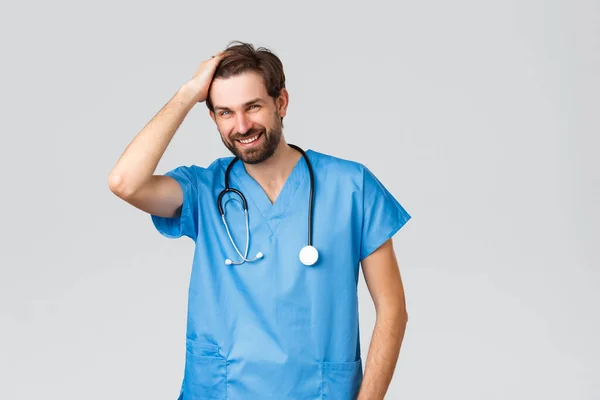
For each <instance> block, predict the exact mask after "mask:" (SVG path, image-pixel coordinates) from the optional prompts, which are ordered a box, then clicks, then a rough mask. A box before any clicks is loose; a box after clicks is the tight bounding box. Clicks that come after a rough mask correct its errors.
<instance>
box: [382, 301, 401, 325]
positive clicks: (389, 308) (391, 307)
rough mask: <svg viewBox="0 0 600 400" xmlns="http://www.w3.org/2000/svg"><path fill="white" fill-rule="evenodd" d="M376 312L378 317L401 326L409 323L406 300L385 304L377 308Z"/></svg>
mask: <svg viewBox="0 0 600 400" xmlns="http://www.w3.org/2000/svg"><path fill="white" fill-rule="evenodd" d="M376 312H377V315H378V316H381V317H383V318H385V319H386V320H391V321H394V322H397V323H399V324H406V323H407V322H408V311H407V310H406V303H405V302H404V299H402V300H400V301H389V302H384V303H382V304H381V305H379V307H377V310H376Z"/></svg>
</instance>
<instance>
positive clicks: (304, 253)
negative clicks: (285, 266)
mask: <svg viewBox="0 0 600 400" xmlns="http://www.w3.org/2000/svg"><path fill="white" fill-rule="evenodd" d="M318 259H319V252H318V251H317V249H316V248H315V247H313V246H304V247H303V248H302V250H300V261H301V262H302V264H304V265H309V266H310V265H313V264H314V263H316V262H317V260H318Z"/></svg>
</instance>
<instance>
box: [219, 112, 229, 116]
mask: <svg viewBox="0 0 600 400" xmlns="http://www.w3.org/2000/svg"><path fill="white" fill-rule="evenodd" d="M228 112H229V111H221V113H220V114H219V115H225V113H228Z"/></svg>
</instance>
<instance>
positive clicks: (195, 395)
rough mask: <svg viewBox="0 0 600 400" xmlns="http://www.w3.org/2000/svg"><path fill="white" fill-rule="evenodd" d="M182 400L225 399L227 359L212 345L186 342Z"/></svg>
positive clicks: (217, 347) (188, 340)
mask: <svg viewBox="0 0 600 400" xmlns="http://www.w3.org/2000/svg"><path fill="white" fill-rule="evenodd" d="M185 354H186V355H185V374H184V378H183V394H182V398H183V400H209V399H210V400H215V399H226V398H227V359H226V358H225V357H223V356H221V355H220V354H219V346H217V345H216V344H213V343H205V342H197V341H194V340H191V339H187V340H186V352H185Z"/></svg>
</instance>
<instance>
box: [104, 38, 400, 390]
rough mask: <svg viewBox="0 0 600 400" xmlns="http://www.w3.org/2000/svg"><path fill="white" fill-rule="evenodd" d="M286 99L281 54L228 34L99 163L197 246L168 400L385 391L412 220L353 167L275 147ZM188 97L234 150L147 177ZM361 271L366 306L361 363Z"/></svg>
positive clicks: (161, 226)
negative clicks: (173, 398)
mask: <svg viewBox="0 0 600 400" xmlns="http://www.w3.org/2000/svg"><path fill="white" fill-rule="evenodd" d="M288 101H289V94H288V92H287V89H286V87H285V75H284V72H283V66H282V63H281V61H280V60H279V58H278V57H277V56H276V55H275V54H273V53H272V52H271V51H269V50H268V49H265V48H258V49H255V48H254V46H252V45H251V44H247V43H239V42H233V43H231V44H230V45H229V46H228V47H227V48H226V49H225V50H224V51H223V52H221V53H219V54H217V55H216V56H213V57H211V58H210V59H207V60H205V61H204V62H202V64H201V65H200V66H199V67H198V69H197V71H196V72H195V74H194V75H193V77H192V79H191V80H190V81H188V82H186V83H185V84H184V85H182V86H181V88H180V89H179V90H178V91H177V93H176V94H175V96H173V98H171V100H170V101H169V102H168V103H167V104H166V105H165V106H164V107H163V108H162V109H161V110H160V111H159V112H158V113H157V114H156V115H155V116H154V118H152V120H151V121H150V122H149V123H148V124H147V125H146V126H145V127H144V128H143V129H142V131H141V132H140V133H138V134H137V135H136V137H135V138H134V139H133V141H132V142H131V143H130V144H129V146H128V147H127V148H126V150H125V152H124V153H123V155H122V156H121V158H120V159H119V161H118V162H117V164H116V166H115V167H114V168H113V170H112V172H111V174H110V177H109V186H110V189H111V191H112V192H113V193H115V194H116V195H117V196H119V197H120V198H122V199H123V200H125V201H127V202H128V203H129V204H131V205H133V206H135V207H137V208H139V209H140V210H143V211H145V212H146V213H148V214H149V215H150V216H151V219H152V222H153V224H154V226H155V228H156V229H157V230H158V231H159V232H160V233H161V234H162V235H164V236H165V237H168V238H179V237H182V236H187V237H189V238H190V239H192V240H193V241H194V243H195V252H194V260H193V264H192V273H191V278H190V287H189V298H188V323H187V334H186V338H185V339H186V340H185V344H186V361H185V372H184V377H183V382H182V385H181V390H180V399H193V398H214V399H221V398H222V399H225V398H227V399H233V400H237V399H244V400H252V399H261V400H263V399H321V398H328V399H343V400H353V399H361V400H362V399H364V400H367V399H383V398H384V395H385V393H386V391H387V388H388V386H389V383H390V381H391V379H392V376H393V372H394V369H395V365H396V363H397V359H398V355H399V351H400V347H401V343H402V340H403V337H404V331H405V328H406V323H407V319H408V317H407V312H406V306H405V298H404V289H403V285H402V280H401V277H400V272H399V267H398V263H397V261H396V256H395V252H394V248H393V244H392V237H393V236H394V234H395V233H396V232H397V231H398V230H399V229H400V228H402V227H403V226H404V225H405V224H406V222H407V221H408V220H409V219H410V218H411V217H410V215H409V214H408V213H407V212H406V210H405V209H404V208H403V207H402V206H401V205H400V203H399V202H398V201H397V200H396V199H395V198H394V197H393V196H392V195H391V194H390V192H389V191H388V190H387V189H386V188H385V187H384V186H383V184H382V183H381V182H380V181H379V180H378V179H377V178H376V177H375V175H374V174H373V173H372V172H371V171H370V170H369V169H368V168H367V167H366V166H364V165H363V164H361V163H359V162H356V161H350V160H344V159H341V158H338V157H335V156H333V155H328V154H324V153H322V152H318V151H316V150H312V149H310V150H306V151H305V150H303V149H301V148H300V147H298V146H296V145H293V144H288V143H287V141H286V140H285V137H284V134H283V119H284V117H285V115H286V112H287V107H288ZM198 102H205V103H206V106H207V107H208V110H209V115H210V117H211V118H212V119H213V121H214V122H215V125H216V127H217V130H218V131H219V133H220V136H221V140H222V141H223V144H224V145H225V146H226V147H227V148H228V149H229V150H230V151H231V153H232V156H231V157H223V158H218V159H216V160H215V161H214V162H212V163H211V164H210V165H208V166H198V165H190V166H179V167H176V168H174V169H172V170H170V171H168V172H167V173H165V174H156V173H155V170H156V167H157V165H158V163H159V161H160V159H161V157H162V155H163V154H164V152H165V150H166V148H167V146H168V145H169V143H170V141H171V139H172V138H173V135H174V134H175V132H176V131H177V129H178V128H179V126H180V125H181V123H182V122H183V120H184V118H185V117H186V115H187V114H188V113H189V111H190V110H191V109H192V108H193V107H194V105H196V104H197V103H198ZM313 239H314V240H313ZM252 255H254V256H252ZM360 268H362V272H363V276H364V277H365V282H366V284H367V287H368V289H369V293H370V295H371V297H372V299H373V302H374V305H375V310H376V313H377V319H376V324H375V328H374V331H373V335H372V340H371V344H370V347H369V352H368V356H367V358H366V362H364V357H363V356H362V352H361V347H360V334H359V318H358V297H357V284H358V277H359V271H360ZM363 367H364V370H363Z"/></svg>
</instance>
